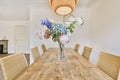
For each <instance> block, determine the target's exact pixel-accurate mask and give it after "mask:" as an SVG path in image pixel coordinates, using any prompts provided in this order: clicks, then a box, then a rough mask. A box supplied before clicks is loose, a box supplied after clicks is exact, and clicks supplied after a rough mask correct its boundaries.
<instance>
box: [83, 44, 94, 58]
mask: <svg viewBox="0 0 120 80" xmlns="http://www.w3.org/2000/svg"><path fill="white" fill-rule="evenodd" d="M91 52H92V48H90V47H87V46H85V47H84V50H83V53H82V56H83V57H84V58H86V59H87V60H89V58H90V54H91Z"/></svg>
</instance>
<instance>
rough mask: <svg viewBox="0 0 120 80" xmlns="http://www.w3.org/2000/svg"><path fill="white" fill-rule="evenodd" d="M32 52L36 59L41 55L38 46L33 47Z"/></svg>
mask: <svg viewBox="0 0 120 80" xmlns="http://www.w3.org/2000/svg"><path fill="white" fill-rule="evenodd" d="M31 53H32V57H33V59H34V60H36V59H37V58H38V57H39V56H40V53H39V50H38V47H34V48H31Z"/></svg>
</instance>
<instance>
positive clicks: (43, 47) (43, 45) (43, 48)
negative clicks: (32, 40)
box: [41, 44, 47, 52]
mask: <svg viewBox="0 0 120 80" xmlns="http://www.w3.org/2000/svg"><path fill="white" fill-rule="evenodd" d="M41 48H42V50H43V52H45V51H46V50H47V49H46V47H45V44H42V45H41Z"/></svg>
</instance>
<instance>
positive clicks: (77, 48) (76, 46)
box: [74, 44, 80, 53]
mask: <svg viewBox="0 0 120 80" xmlns="http://www.w3.org/2000/svg"><path fill="white" fill-rule="evenodd" d="M79 47H80V45H79V44H76V45H75V48H74V51H76V52H77V53H78V50H79Z"/></svg>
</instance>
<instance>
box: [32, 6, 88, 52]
mask: <svg viewBox="0 0 120 80" xmlns="http://www.w3.org/2000/svg"><path fill="white" fill-rule="evenodd" d="M73 14H74V16H75V17H82V18H83V19H84V25H83V26H80V27H79V26H78V27H76V28H75V30H74V33H73V34H72V36H71V38H70V43H68V44H66V47H72V48H73V47H74V46H75V43H79V44H80V46H81V47H80V51H79V53H81V52H82V49H83V47H84V45H89V8H77V9H76V10H75V11H74V13H73ZM45 18H48V19H53V20H55V22H62V21H63V17H62V16H59V15H57V14H56V13H54V12H53V10H52V8H51V7H50V6H49V5H41V7H34V8H31V9H30V48H32V47H35V46H38V47H39V51H40V53H41V54H42V50H41V44H43V43H44V44H45V45H46V47H47V48H49V47H58V44H57V43H55V42H53V41H52V40H51V39H49V40H44V41H43V40H39V39H38V37H36V35H35V32H36V31H38V30H41V31H44V30H45V29H46V27H44V26H42V25H40V20H41V19H45Z"/></svg>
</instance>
